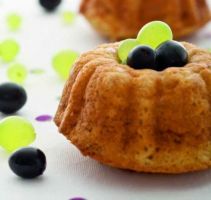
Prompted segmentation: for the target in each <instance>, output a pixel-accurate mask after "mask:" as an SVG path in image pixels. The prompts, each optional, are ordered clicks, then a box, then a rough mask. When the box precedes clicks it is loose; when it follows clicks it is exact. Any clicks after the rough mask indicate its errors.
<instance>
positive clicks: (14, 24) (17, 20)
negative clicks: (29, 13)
mask: <svg viewBox="0 0 211 200" xmlns="http://www.w3.org/2000/svg"><path fill="white" fill-rule="evenodd" d="M21 23H22V19H21V16H20V15H18V14H16V13H11V14H9V15H8V16H7V26H8V28H9V29H10V30H12V31H16V30H18V29H19V28H20V26H21Z"/></svg>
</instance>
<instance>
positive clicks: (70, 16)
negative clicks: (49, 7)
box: [62, 11, 76, 24]
mask: <svg viewBox="0 0 211 200" xmlns="http://www.w3.org/2000/svg"><path fill="white" fill-rule="evenodd" d="M62 18H63V20H64V22H65V24H72V23H73V22H74V20H75V18H76V13H74V12H71V11H65V12H63V14H62Z"/></svg>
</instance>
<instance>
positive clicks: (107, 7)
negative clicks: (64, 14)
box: [81, 0, 210, 40]
mask: <svg viewBox="0 0 211 200" xmlns="http://www.w3.org/2000/svg"><path fill="white" fill-rule="evenodd" d="M81 13H83V14H84V15H85V17H86V18H87V19H88V20H89V21H90V23H91V24H92V25H93V27H94V28H95V29H96V30H98V31H99V32H100V33H102V34H103V35H105V36H107V37H109V38H110V39H112V40H118V39H124V38H130V37H134V36H135V35H136V34H137V33H138V31H139V29H140V28H141V27H142V26H143V25H144V24H145V23H147V22H149V21H152V20H162V21H164V22H167V23H168V24H169V25H170V26H171V27H172V29H173V32H174V35H175V37H176V38H179V37H182V36H186V35H188V34H191V33H193V32H195V31H197V30H198V29H199V28H200V27H202V26H203V25H205V24H206V23H207V22H208V21H209V20H210V12H209V9H208V6H207V3H206V1H205V0H171V1H167V0H148V1H144V0H83V1H82V4H81Z"/></svg>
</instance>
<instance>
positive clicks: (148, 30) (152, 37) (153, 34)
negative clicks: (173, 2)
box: [137, 21, 173, 49]
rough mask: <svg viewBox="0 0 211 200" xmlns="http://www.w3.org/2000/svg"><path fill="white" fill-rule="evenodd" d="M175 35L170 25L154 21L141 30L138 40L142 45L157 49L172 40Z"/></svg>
mask: <svg viewBox="0 0 211 200" xmlns="http://www.w3.org/2000/svg"><path fill="white" fill-rule="evenodd" d="M172 39H173V34H172V31H171V28H170V27H169V26H168V24H166V23H164V22H161V21H153V22H150V23H148V24H146V25H145V26H143V28H142V29H141V30H140V32H139V33H138V37H137V40H138V41H139V43H140V44H141V45H148V46H150V47H152V48H154V49H155V48H157V47H158V46H159V45H160V44H161V43H163V42H165V41H167V40H172Z"/></svg>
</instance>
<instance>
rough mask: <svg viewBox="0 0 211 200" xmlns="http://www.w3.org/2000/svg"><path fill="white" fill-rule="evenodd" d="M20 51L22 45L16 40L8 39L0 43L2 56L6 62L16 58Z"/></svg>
mask: <svg viewBox="0 0 211 200" xmlns="http://www.w3.org/2000/svg"><path fill="white" fill-rule="evenodd" d="M19 51H20V46H19V44H18V43H17V42H16V41H15V40H12V39H7V40H4V41H3V42H2V43H1V44H0V52H1V53H0V56H1V58H2V60H3V61H5V62H11V61H12V60H14V59H15V57H16V56H17V54H18V53H19Z"/></svg>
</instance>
